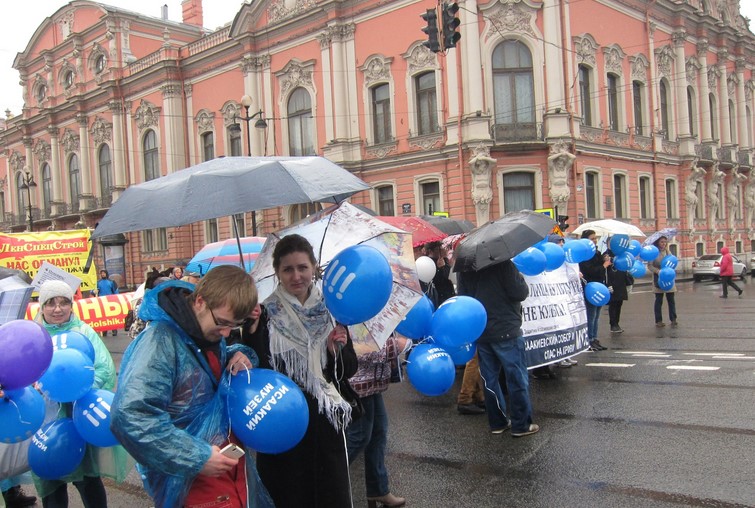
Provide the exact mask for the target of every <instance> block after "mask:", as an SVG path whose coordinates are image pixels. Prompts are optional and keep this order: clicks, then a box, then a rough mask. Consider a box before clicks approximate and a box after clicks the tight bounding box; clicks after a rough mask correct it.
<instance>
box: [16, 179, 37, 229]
mask: <svg viewBox="0 0 755 508" xmlns="http://www.w3.org/2000/svg"><path fill="white" fill-rule="evenodd" d="M36 186H37V182H35V181H34V177H33V176H31V173H30V172H29V171H26V176H24V177H23V181H22V183H21V187H20V188H21V189H26V200H27V209H28V210H29V232H33V231H34V216H33V215H32V213H31V189H32V188H33V187H36Z"/></svg>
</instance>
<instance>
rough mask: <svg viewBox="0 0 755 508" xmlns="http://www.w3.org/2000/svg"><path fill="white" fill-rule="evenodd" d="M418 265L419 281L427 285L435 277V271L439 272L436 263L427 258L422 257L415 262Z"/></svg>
mask: <svg viewBox="0 0 755 508" xmlns="http://www.w3.org/2000/svg"><path fill="white" fill-rule="evenodd" d="M414 262H415V263H416V265H417V277H419V280H421V281H422V282H424V283H425V284H427V283H428V282H430V281H431V280H433V278H434V277H435V271H436V270H437V268H436V265H435V261H433V260H432V259H431V258H429V257H427V256H420V257H418V258H417V259H416V260H415V261H414Z"/></svg>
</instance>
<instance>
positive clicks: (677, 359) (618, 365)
mask: <svg viewBox="0 0 755 508" xmlns="http://www.w3.org/2000/svg"><path fill="white" fill-rule="evenodd" d="M611 353H613V354H616V355H619V357H618V358H617V359H616V361H610V362H607V361H600V360H602V359H601V358H599V356H600V354H597V355H596V354H593V353H586V354H585V355H580V356H581V358H580V360H582V361H583V362H584V363H583V365H584V366H585V367H594V368H615V369H626V368H631V367H635V366H638V365H640V364H645V365H646V364H647V363H648V362H647V361H646V359H658V360H664V361H663V362H662V363H665V364H666V365H664V367H665V368H666V369H668V370H677V371H680V370H692V371H695V370H696V371H716V370H719V369H721V366H720V365H706V364H705V363H706V362H713V361H719V360H728V361H736V362H739V361H742V362H752V361H753V360H755V356H748V355H747V354H745V353H726V352H720V353H715V352H712V353H697V352H695V353H685V352H680V351H674V352H672V353H670V352H663V351H611ZM641 359H642V360H641ZM593 360H594V361H593ZM643 360H645V361H643ZM630 362H631V363H630ZM655 363H656V365H658V362H655ZM719 363H720V362H719Z"/></svg>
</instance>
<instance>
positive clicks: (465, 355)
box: [446, 343, 477, 365]
mask: <svg viewBox="0 0 755 508" xmlns="http://www.w3.org/2000/svg"><path fill="white" fill-rule="evenodd" d="M475 351H477V346H475V345H474V343H472V344H462V345H461V346H458V347H455V348H453V349H446V353H448V354H449V355H451V359H452V360H453V361H454V365H466V364H467V362H468V361H469V360H471V359H472V357H473V356H474V354H475Z"/></svg>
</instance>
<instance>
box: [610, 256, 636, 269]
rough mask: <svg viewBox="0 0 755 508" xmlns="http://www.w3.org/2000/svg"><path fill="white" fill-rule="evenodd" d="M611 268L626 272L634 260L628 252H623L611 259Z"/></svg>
mask: <svg viewBox="0 0 755 508" xmlns="http://www.w3.org/2000/svg"><path fill="white" fill-rule="evenodd" d="M613 266H614V267H616V269H617V270H621V271H622V272H626V271H627V270H629V269H630V268H632V266H634V258H633V257H632V254H630V253H629V252H624V253H622V254H619V255H617V256H616V257H615V258H613Z"/></svg>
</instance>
